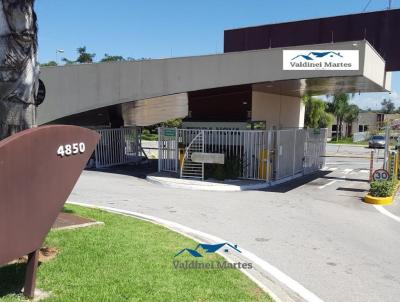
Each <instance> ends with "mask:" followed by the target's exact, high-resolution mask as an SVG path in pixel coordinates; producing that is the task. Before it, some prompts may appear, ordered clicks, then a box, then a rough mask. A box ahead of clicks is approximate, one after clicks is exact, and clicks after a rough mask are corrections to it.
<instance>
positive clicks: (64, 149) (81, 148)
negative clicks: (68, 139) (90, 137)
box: [57, 143, 86, 157]
mask: <svg viewBox="0 0 400 302" xmlns="http://www.w3.org/2000/svg"><path fill="white" fill-rule="evenodd" d="M85 149H86V146H85V143H74V144H67V145H61V146H59V147H58V149H57V155H59V156H61V157H64V156H70V155H75V154H78V153H83V152H85Z"/></svg>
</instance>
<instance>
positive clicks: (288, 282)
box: [67, 202, 323, 302]
mask: <svg viewBox="0 0 400 302" xmlns="http://www.w3.org/2000/svg"><path fill="white" fill-rule="evenodd" d="M67 203H69V204H75V205H79V206H84V207H89V208H97V209H101V210H105V211H109V212H114V213H120V214H125V215H130V216H134V217H137V218H140V219H144V220H147V221H150V222H153V223H157V224H160V225H163V226H165V227H167V228H169V229H171V230H173V231H175V232H178V233H181V234H183V235H185V236H188V237H191V236H190V234H195V235H197V236H199V237H202V238H206V239H207V240H209V241H210V242H214V243H220V242H228V241H227V240H224V239H222V238H219V237H216V236H214V235H210V234H207V233H204V232H201V231H197V230H194V229H192V228H189V227H187V226H184V225H181V224H179V223H176V222H172V221H169V220H165V219H162V218H158V217H155V216H150V215H146V214H142V213H138V212H133V211H127V210H122V209H117V208H111V207H104V206H95V205H91V204H85V203H80V202H67ZM191 238H192V239H194V240H196V241H198V240H197V239H196V238H193V237H191ZM241 251H242V255H243V256H244V257H245V258H247V259H249V260H250V261H251V262H253V263H255V264H256V265H257V266H259V267H261V268H262V269H263V270H264V271H266V272H267V273H268V274H270V275H272V276H273V277H274V278H275V279H277V280H278V281H279V282H281V283H283V284H284V285H285V286H286V287H288V288H290V289H291V290H292V291H293V292H295V293H297V294H298V295H299V296H300V297H302V298H303V299H305V300H306V301H309V302H323V300H322V299H320V298H319V297H318V296H317V295H315V294H314V293H312V292H311V291H309V290H308V289H306V288H305V287H304V286H302V285H301V284H300V283H299V282H297V281H295V280H294V279H292V278H290V277H289V276H288V275H286V274H285V273H283V272H282V271H280V270H279V269H278V268H276V267H275V266H273V265H272V264H270V263H268V262H267V261H265V260H263V259H261V258H259V257H258V256H256V255H255V254H253V253H251V252H249V251H247V250H244V249H242V248H241ZM264 288H265V287H264Z"/></svg>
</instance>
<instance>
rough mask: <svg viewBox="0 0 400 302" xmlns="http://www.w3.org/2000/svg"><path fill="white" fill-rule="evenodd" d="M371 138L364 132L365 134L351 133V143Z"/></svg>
mask: <svg viewBox="0 0 400 302" xmlns="http://www.w3.org/2000/svg"><path fill="white" fill-rule="evenodd" d="M370 137H371V134H370V133H369V132H368V131H366V132H356V133H353V142H355V143H356V142H361V141H365V140H367V139H369V138H370Z"/></svg>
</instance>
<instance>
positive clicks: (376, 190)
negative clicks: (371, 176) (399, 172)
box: [369, 180, 397, 197]
mask: <svg viewBox="0 0 400 302" xmlns="http://www.w3.org/2000/svg"><path fill="white" fill-rule="evenodd" d="M396 186H397V180H384V181H373V182H371V188H370V190H369V194H370V195H371V196H373V197H389V196H392V195H393V193H394V191H395V189H396Z"/></svg>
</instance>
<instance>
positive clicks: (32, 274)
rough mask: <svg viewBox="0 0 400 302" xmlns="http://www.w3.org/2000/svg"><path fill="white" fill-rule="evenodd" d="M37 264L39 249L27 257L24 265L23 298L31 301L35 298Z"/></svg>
mask: <svg viewBox="0 0 400 302" xmlns="http://www.w3.org/2000/svg"><path fill="white" fill-rule="evenodd" d="M38 262H39V249H37V250H36V251H34V252H32V253H30V254H29V255H28V263H27V264H26V273H25V285H24V296H25V297H28V298H29V299H32V298H33V297H34V296H35V286H36V271H37V266H38Z"/></svg>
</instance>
